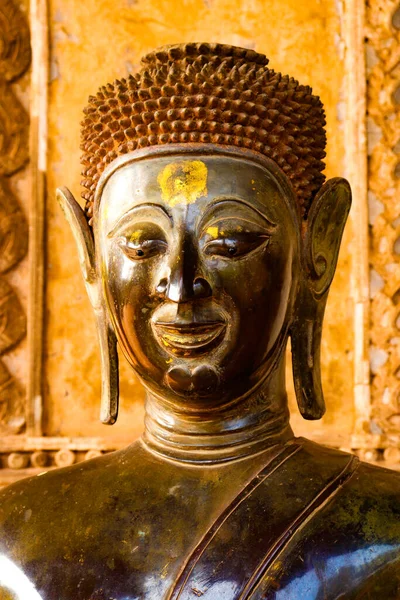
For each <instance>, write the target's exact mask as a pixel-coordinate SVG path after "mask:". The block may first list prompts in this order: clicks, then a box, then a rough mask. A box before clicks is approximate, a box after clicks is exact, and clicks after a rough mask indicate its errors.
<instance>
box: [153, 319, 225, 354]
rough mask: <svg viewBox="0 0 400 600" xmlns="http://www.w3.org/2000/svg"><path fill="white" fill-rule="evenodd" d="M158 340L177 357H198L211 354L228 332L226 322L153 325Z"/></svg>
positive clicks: (162, 323) (159, 323)
mask: <svg viewBox="0 0 400 600" xmlns="http://www.w3.org/2000/svg"><path fill="white" fill-rule="evenodd" d="M153 329H154V332H155V334H156V337H157V339H158V340H159V342H160V343H161V345H162V346H163V348H164V349H165V350H166V351H167V352H170V353H171V354H174V355H175V356H181V357H189V356H198V355H200V354H205V353H206V352H209V351H210V350H211V349H212V348H215V347H216V346H217V345H218V344H219V343H220V342H221V341H222V338H223V336H224V333H225V330H226V323H225V322H224V321H208V322H202V323H179V322H172V323H171V322H163V321H157V322H155V323H153Z"/></svg>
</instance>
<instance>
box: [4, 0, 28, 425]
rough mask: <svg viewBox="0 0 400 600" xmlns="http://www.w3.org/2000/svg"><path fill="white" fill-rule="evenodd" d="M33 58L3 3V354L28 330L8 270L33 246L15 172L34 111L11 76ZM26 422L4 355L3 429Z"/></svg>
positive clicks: (9, 4) (13, 11) (16, 17)
mask: <svg viewBox="0 0 400 600" xmlns="http://www.w3.org/2000/svg"><path fill="white" fill-rule="evenodd" d="M30 60H31V51H30V35H29V27H28V23H27V20H26V18H25V16H24V14H23V13H22V11H21V10H20V9H19V8H18V6H17V4H15V3H14V2H13V1H11V0H2V1H1V3H0V357H2V356H5V355H6V354H8V353H9V352H10V351H11V350H12V349H13V348H15V346H16V345H17V344H18V343H19V342H20V341H21V340H22V339H23V338H24V336H25V334H26V316H25V313H24V310H23V307H22V305H21V303H20V301H19V299H18V295H17V293H16V291H15V290H14V289H13V288H12V287H11V285H10V284H9V283H8V282H7V280H6V277H5V275H4V274H5V273H7V272H9V271H10V270H11V269H14V268H15V267H16V266H17V265H18V263H19V262H20V261H21V260H22V258H23V257H24V256H25V254H26V252H27V249H28V224H27V222H26V219H25V216H24V214H23V212H22V210H21V208H20V206H19V203H18V199H17V198H16V196H15V195H14V194H13V192H12V190H11V186H10V183H9V178H10V176H12V175H14V174H15V173H16V172H17V171H19V170H20V169H22V168H23V167H24V166H25V165H26V163H27V162H28V160H29V117H28V114H27V112H26V110H25V109H24V107H23V106H22V104H21V103H20V101H19V100H18V98H17V96H16V94H15V92H14V90H13V88H12V85H11V82H13V81H15V80H16V79H17V78H19V77H20V76H21V75H23V73H24V72H25V71H26V70H27V69H28V67H29V64H30ZM24 425H25V391H24V390H23V388H22V386H21V385H20V384H19V382H18V381H17V380H16V379H15V377H13V376H12V375H11V373H10V371H9V369H8V368H7V366H6V364H5V362H4V361H2V360H1V359H0V434H2V435H4V434H15V433H19V432H21V431H22V430H23V428H24Z"/></svg>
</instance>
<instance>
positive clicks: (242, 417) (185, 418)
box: [143, 357, 293, 464]
mask: <svg viewBox="0 0 400 600" xmlns="http://www.w3.org/2000/svg"><path fill="white" fill-rule="evenodd" d="M291 437H293V432H292V430H291V427H290V425H289V410H288V406H287V394H286V387H285V359H284V357H283V358H282V359H281V360H280V362H279V363H278V364H277V366H276V368H275V369H274V371H273V372H272V373H271V374H270V376H269V377H268V379H267V380H266V381H264V382H263V383H262V384H261V385H260V386H259V387H258V388H257V389H256V390H253V392H252V393H251V394H250V395H249V396H247V397H246V398H244V399H243V400H241V401H239V402H237V403H235V404H233V405H229V406H225V407H221V409H220V410H214V411H207V410H203V411H199V412H192V413H187V412H183V411H181V410H180V408H179V405H172V404H170V403H167V402H165V401H163V400H162V399H160V398H157V397H155V396H154V395H152V394H151V393H148V395H147V400H146V417H145V433H144V437H143V441H144V443H145V444H146V445H147V446H148V447H149V448H150V449H151V450H153V451H155V452H157V453H158V454H162V455H164V456H166V457H168V458H171V459H175V460H178V461H183V462H190V463H199V464H201V463H210V464H212V463H220V462H226V461H229V460H234V459H238V458H244V457H246V456H251V455H253V454H257V453H259V452H261V451H263V450H265V449H266V448H269V447H271V446H274V445H275V444H279V443H284V442H286V441H287V440H288V439H290V438H291Z"/></svg>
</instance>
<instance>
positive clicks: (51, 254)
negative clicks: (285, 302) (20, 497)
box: [0, 0, 400, 485]
mask: <svg viewBox="0 0 400 600" xmlns="http://www.w3.org/2000/svg"><path fill="white" fill-rule="evenodd" d="M399 38H400V5H399V2H398V1H393V0H370V1H369V2H368V5H367V4H366V3H365V2H364V0H303V1H302V2H299V1H298V0H85V2H82V1H81V0H79V1H78V0H31V2H29V1H28V0H24V1H22V2H21V1H19V0H0V434H1V439H0V459H1V460H0V467H1V468H0V485H5V484H7V483H10V482H11V481H14V480H16V479H18V478H20V477H23V476H26V475H27V474H30V473H33V472H40V470H45V469H49V468H53V467H54V466H64V465H68V464H72V463H73V462H75V461H80V460H84V459H85V458H88V457H91V456H96V455H98V454H99V453H101V452H107V451H110V450H113V449H116V448H119V447H121V446H123V445H125V444H128V443H130V442H131V441H133V440H134V439H136V438H137V437H138V436H139V435H140V433H141V431H142V429H143V414H144V413H143V399H144V392H143V390H142V388H141V386H140V384H139V382H138V381H137V379H136V377H135V375H134V374H133V373H132V372H131V371H130V369H129V368H128V367H127V365H126V363H125V361H124V359H123V357H121V412H120V417H119V420H118V423H117V424H116V425H114V426H113V427H112V428H110V427H106V426H104V425H101V424H100V422H99V418H98V415H99V398H100V384H101V381H100V367H99V364H100V363H99V352H98V346H97V339H96V331H95V326H94V319H93V317H92V313H91V308H90V305H89V302H88V299H87V297H86V292H85V288H84V285H83V281H82V280H81V275H80V272H79V261H78V255H77V252H76V250H75V247H74V242H73V238H72V234H71V233H70V231H69V228H68V226H67V224H66V222H65V220H64V217H63V215H62V214H61V211H60V209H59V207H58V204H57V203H56V200H55V189H56V187H58V186H61V185H66V186H67V187H69V188H70V189H71V190H72V192H73V193H74V195H75V196H76V198H79V197H80V191H81V190H80V164H79V156H80V150H79V124H80V121H81V119H82V108H83V106H85V104H86V101H87V98H88V96H89V95H90V94H93V93H95V92H96V91H97V89H98V87H99V86H100V85H104V84H106V83H107V82H112V81H113V80H114V79H115V78H121V77H124V76H126V75H127V74H128V73H130V72H132V71H135V70H136V69H137V68H138V67H139V64H140V57H141V56H142V55H144V54H145V53H147V52H148V51H150V50H152V49H154V48H155V47H157V46H160V45H163V44H171V43H180V42H189V41H208V42H222V43H227V44H235V45H238V46H243V47H246V48H253V49H255V50H257V51H259V52H263V53H265V54H266V55H267V56H268V57H269V59H270V67H271V68H272V69H274V70H277V71H281V72H282V73H284V74H286V73H288V74H290V75H291V76H294V77H295V78H296V79H298V80H299V81H300V82H301V83H303V84H309V85H311V86H312V88H313V91H314V93H315V94H318V95H319V96H320V97H321V99H322V101H323V103H324V105H325V109H326V116H327V134H328V147H327V161H326V162H327V168H326V175H327V177H333V176H343V177H346V178H348V179H349V181H350V183H351V186H352V189H353V198H354V199H353V208H352V212H351V215H350V219H349V222H348V225H347V227H346V231H345V235H344V239H343V243H342V249H341V254H340V260H339V263H338V268H337V274H336V277H335V280H334V283H333V286H332V289H331V293H330V296H329V300H328V306H327V311H326V318H325V324H324V334H323V344H322V374H323V385H324V391H325V398H326V403H327V413H326V416H325V417H324V418H323V419H322V420H321V421H318V422H305V421H303V420H302V419H301V417H300V415H299V413H298V410H297V406H296V403H295V399H294V394H293V385H292V378H291V369H290V353H288V376H287V379H288V388H289V396H290V407H291V413H292V424H293V428H294V430H295V433H296V434H297V435H305V436H307V437H310V438H312V439H315V440H316V441H319V442H322V443H325V444H328V445H332V446H335V447H338V448H345V449H352V450H353V451H355V452H357V453H358V454H359V455H360V456H361V457H362V458H364V459H366V460H369V461H373V462H377V463H379V464H382V465H387V466H391V467H394V468H397V467H398V468H400V396H399V393H400V333H399V330H400V201H399V181H400V116H399V110H398V109H399V106H400V43H399V41H400V39H399Z"/></svg>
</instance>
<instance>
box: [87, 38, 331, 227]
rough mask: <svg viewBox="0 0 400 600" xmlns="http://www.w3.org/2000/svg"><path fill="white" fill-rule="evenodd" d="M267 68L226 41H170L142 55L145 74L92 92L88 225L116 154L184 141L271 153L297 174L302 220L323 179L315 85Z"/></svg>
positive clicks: (254, 54)
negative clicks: (99, 184)
mask: <svg viewBox="0 0 400 600" xmlns="http://www.w3.org/2000/svg"><path fill="white" fill-rule="evenodd" d="M267 64H268V59H267V58H266V56H264V55H263V54H258V53H257V52H255V51H254V50H246V49H244V48H238V47H235V46H228V45H225V44H205V43H204V44H197V43H191V44H179V45H174V46H164V47H162V48H159V49H158V50H155V51H154V52H151V53H150V54H148V55H147V56H145V57H144V58H143V59H142V68H141V69H140V71H139V72H137V73H135V74H133V75H129V76H128V78H127V79H121V80H116V81H115V82H114V83H113V84H107V85H106V86H103V87H101V88H100V89H99V91H98V92H97V95H96V96H91V97H90V98H89V105H88V106H87V107H86V108H85V109H84V113H85V119H84V121H83V122H82V130H81V139H82V144H81V148H82V150H83V151H84V154H83V156H82V159H81V162H82V165H83V171H82V175H83V177H84V179H83V181H82V185H83V186H84V187H85V188H86V190H85V192H84V193H83V194H82V197H83V198H84V199H85V200H86V209H85V210H86V214H87V217H88V219H89V223H90V224H91V223H92V215H93V198H94V192H95V189H96V185H97V182H98V180H99V178H100V176H101V174H102V172H103V171H104V169H105V168H106V166H107V165H108V164H109V163H111V162H112V161H113V160H114V159H115V158H117V157H118V156H120V155H121V154H126V153H127V152H131V151H133V150H136V149H137V148H143V147H146V146H154V145H160V144H170V143H173V144H176V143H187V142H203V143H213V144H222V145H229V146H238V147H242V148H250V149H252V150H255V151H257V152H260V153H261V154H263V155H265V156H267V157H269V158H270V159H272V160H273V161H275V162H276V163H277V164H278V165H279V167H280V168H281V169H282V170H283V171H284V172H285V173H286V175H287V176H288V177H289V179H290V180H291V182H292V185H293V187H294V189H295V191H296V194H297V198H298V202H299V207H300V211H301V213H302V215H303V216H306V214H307V211H308V209H309V206H310V204H311V201H312V198H313V196H314V195H315V193H316V191H317V190H318V189H319V188H320V186H321V185H322V183H323V182H324V179H325V177H324V175H323V174H322V171H323V169H324V167H325V164H324V163H323V162H322V159H323V158H324V156H325V144H326V133H325V129H324V126H325V113H324V109H323V105H322V103H321V101H320V99H319V98H318V96H313V95H312V90H311V88H310V87H309V86H303V85H300V84H299V83H298V82H297V81H296V80H295V79H293V78H292V77H289V76H288V75H281V74H280V73H275V71H273V70H272V69H269V68H268V67H267Z"/></svg>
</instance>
